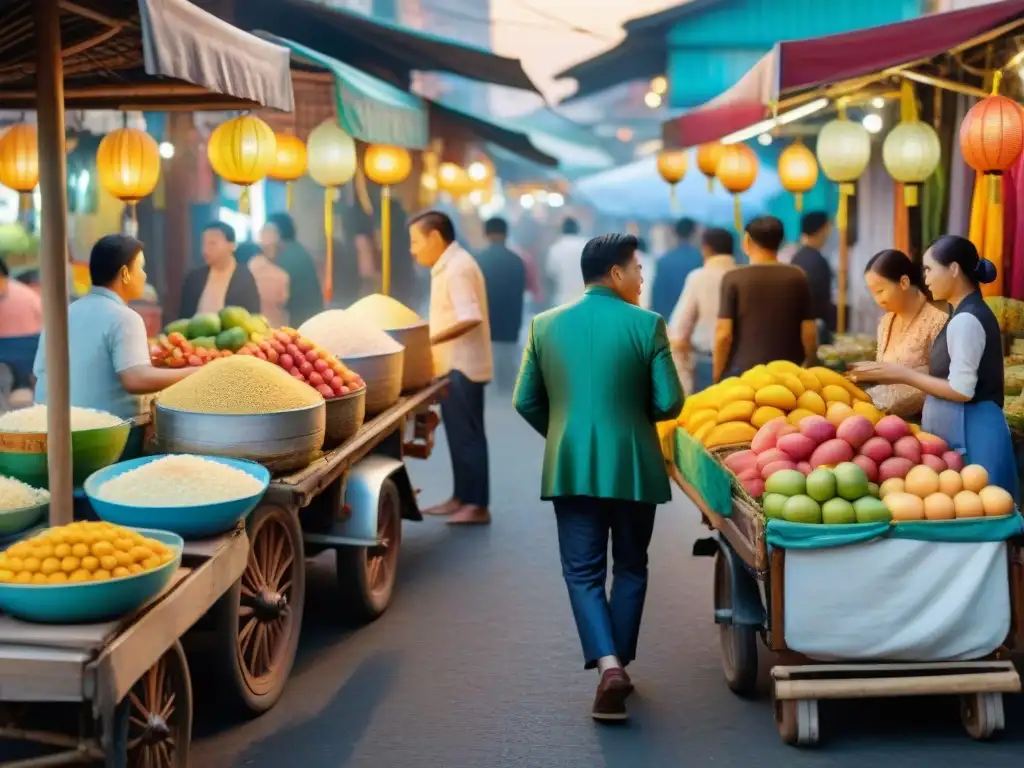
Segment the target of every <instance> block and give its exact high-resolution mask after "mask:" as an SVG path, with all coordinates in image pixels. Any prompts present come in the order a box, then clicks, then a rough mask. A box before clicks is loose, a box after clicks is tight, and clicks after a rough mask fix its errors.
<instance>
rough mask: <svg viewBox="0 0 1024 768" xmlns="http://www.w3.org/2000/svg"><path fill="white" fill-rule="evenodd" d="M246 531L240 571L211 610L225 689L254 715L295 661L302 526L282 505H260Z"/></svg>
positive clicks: (301, 598) (273, 698)
mask: <svg viewBox="0 0 1024 768" xmlns="http://www.w3.org/2000/svg"><path fill="white" fill-rule="evenodd" d="M248 533H249V560H248V563H247V564H246V568H245V572H244V573H243V574H242V577H241V578H240V579H239V580H238V582H236V583H235V585H234V587H233V588H232V589H231V590H230V591H229V592H228V593H227V594H226V595H225V596H224V598H222V601H221V603H219V604H218V606H217V607H216V608H215V609H214V610H215V611H216V612H217V630H216V631H217V638H218V639H217V642H218V644H219V645H220V647H221V649H222V651H223V653H224V655H225V656H227V657H228V658H227V659H225V661H228V662H229V663H228V664H227V665H226V669H225V670H223V672H224V674H226V676H227V680H226V682H227V683H228V686H227V688H228V693H229V695H230V698H232V699H234V700H235V702H234V703H237V704H239V705H241V707H242V708H243V709H245V710H247V711H248V712H249V713H250V714H254V715H255V714H261V713H263V712H266V711H267V710H268V709H270V708H271V707H272V706H273V705H274V704H275V703H277V700H278V699H279V698H280V697H281V693H282V692H283V691H284V686H285V684H286V682H287V680H288V675H289V674H290V673H291V669H292V665H293V664H294V662H295V652H296V650H297V648H298V643H299V633H300V631H301V628H302V613H303V604H304V602H305V595H306V567H305V566H306V564H305V554H304V552H303V547H302V531H301V529H300V528H299V524H298V521H297V520H296V518H295V516H294V515H292V514H291V513H290V512H288V511H287V510H285V509H282V508H280V507H276V506H266V507H261V508H260V509H258V510H256V512H254V513H253V515H252V516H251V517H250V519H249V524H248ZM217 666H218V667H219V666H220V665H217Z"/></svg>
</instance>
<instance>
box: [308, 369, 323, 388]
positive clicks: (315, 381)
mask: <svg viewBox="0 0 1024 768" xmlns="http://www.w3.org/2000/svg"><path fill="white" fill-rule="evenodd" d="M308 378H309V383H310V384H312V385H313V386H314V387H320V386H323V384H324V377H323V376H321V375H320V374H319V373H317V372H316V371H313V372H312V373H310V374H309V377H308Z"/></svg>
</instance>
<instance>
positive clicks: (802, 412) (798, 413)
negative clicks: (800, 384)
mask: <svg viewBox="0 0 1024 768" xmlns="http://www.w3.org/2000/svg"><path fill="white" fill-rule="evenodd" d="M817 415H818V414H816V413H811V412H810V411H808V410H807V409H806V408H796V409H795V410H792V411H790V412H789V416H787V417H786V421H788V422H789V423H790V424H792V425H793V426H794V427H799V426H800V422H801V421H803V420H804V419H806V418H807V417H808V416H817Z"/></svg>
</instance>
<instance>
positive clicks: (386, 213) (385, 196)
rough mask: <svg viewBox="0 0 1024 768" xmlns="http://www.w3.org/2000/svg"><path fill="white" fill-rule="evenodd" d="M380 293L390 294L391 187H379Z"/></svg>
mask: <svg viewBox="0 0 1024 768" xmlns="http://www.w3.org/2000/svg"><path fill="white" fill-rule="evenodd" d="M380 244H381V245H380V265H381V293H383V294H384V295H385V296H390V295H391V187H390V186H388V185H387V184H385V185H384V186H382V187H381V188H380Z"/></svg>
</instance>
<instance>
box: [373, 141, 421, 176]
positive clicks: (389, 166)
mask: <svg viewBox="0 0 1024 768" xmlns="http://www.w3.org/2000/svg"><path fill="white" fill-rule="evenodd" d="M363 169H364V170H365V171H366V176H367V178H369V179H370V181H372V182H373V183H375V184H380V185H381V186H386V185H390V184H401V183H402V182H403V181H405V180H406V179H407V178H409V174H410V173H412V156H411V155H410V154H409V153H408V152H407V151H406V150H404V149H402V147H393V146H390V145H388V144H374V145H372V146H370V147H369V148H367V150H366V157H365V158H364V159H363Z"/></svg>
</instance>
